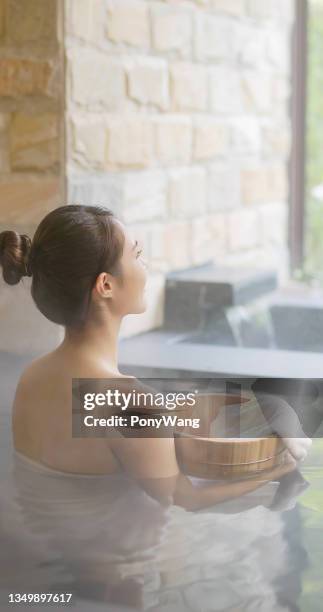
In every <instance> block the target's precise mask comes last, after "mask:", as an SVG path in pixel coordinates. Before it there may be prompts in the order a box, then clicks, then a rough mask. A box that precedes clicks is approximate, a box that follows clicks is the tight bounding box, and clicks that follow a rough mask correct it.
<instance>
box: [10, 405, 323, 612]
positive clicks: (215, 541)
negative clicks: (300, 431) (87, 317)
mask: <svg viewBox="0 0 323 612" xmlns="http://www.w3.org/2000/svg"><path fill="white" fill-rule="evenodd" d="M0 416H1V430H0V449H1V457H0V602H1V605H2V607H1V610H8V609H10V607H9V605H8V594H9V593H13V592H20V593H21V592H29V593H35V592H43V593H51V592H59V593H63V592H68V593H72V594H73V597H72V602H74V603H73V606H72V608H71V609H75V610H80V611H81V610H87V611H88V610H94V611H95V610H101V609H102V610H103V609H104V610H113V612H117V611H118V610H129V609H142V610H155V611H156V612H157V611H158V612H163V611H164V612H175V611H176V612H181V611H184V610H185V611H186V610H189V611H190V610H192V611H194V612H196V611H197V610H203V611H205V612H208V611H210V612H211V611H212V612H214V611H216V610H233V609H235V610H239V611H240V610H241V611H242V610H245V611H246V612H252V611H257V612H258V611H263V612H267V611H268V612H279V611H285V610H301V611H303V610H304V612H305V611H306V612H312V611H313V612H314V611H317V610H319V609H321V607H320V606H321V602H322V596H323V579H322V566H323V539H322V531H323V469H322V459H323V441H322V440H321V439H320V438H315V439H314V440H313V446H312V448H311V451H310V455H309V456H308V458H307V460H306V461H305V462H304V463H303V464H300V469H301V472H302V475H303V477H304V479H305V482H304V479H303V478H302V477H301V476H300V474H299V472H293V473H292V474H289V475H286V476H285V477H283V478H282V479H281V484H280V485H279V482H274V483H267V484H264V485H263V486H262V487H261V488H259V489H258V490H256V491H254V492H252V493H249V494H247V495H244V496H243V497H241V498H239V499H234V500H230V501H227V502H224V503H222V504H218V505H217V506H215V507H213V508H210V509H208V510H204V511H201V512H195V513H189V512H186V511H185V510H183V509H182V508H179V507H171V508H168V509H165V508H163V507H161V506H160V505H159V504H158V503H157V502H156V501H154V500H153V499H151V498H150V497H149V496H148V495H147V494H146V493H144V492H143V491H142V490H141V489H140V488H139V487H138V486H137V485H136V483H134V482H133V481H132V480H131V479H129V478H128V477H126V476H125V475H119V476H104V477H88V478H83V477H73V476H66V475H61V474H59V473H58V474H57V473H53V472H51V471H50V470H49V471H48V470H46V469H40V468H39V466H38V465H37V464H34V463H33V462H30V461H28V460H27V461H26V460H24V459H23V458H22V457H21V456H19V455H15V454H14V453H13V450H12V445H11V436H10V416H9V410H8V409H7V410H6V411H3V412H2V414H1V415H0ZM194 483H195V485H196V486H200V485H201V484H203V482H202V481H201V480H197V479H195V480H194ZM126 606H130V608H129V607H126ZM13 607H15V606H13ZM18 609H20V610H22V609H26V610H27V609H33V607H32V606H30V607H28V606H26V607H25V608H24V607H23V606H21V605H20V606H18ZM35 609H38V610H39V609H41V607H37V608H36V607H35ZM52 609H66V606H65V607H64V606H58V605H57V606H52Z"/></svg>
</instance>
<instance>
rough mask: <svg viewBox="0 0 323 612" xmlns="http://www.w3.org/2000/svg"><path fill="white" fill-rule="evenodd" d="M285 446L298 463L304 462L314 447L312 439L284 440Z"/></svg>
mask: <svg viewBox="0 0 323 612" xmlns="http://www.w3.org/2000/svg"><path fill="white" fill-rule="evenodd" d="M282 440H283V442H284V444H285V446H286V447H287V448H288V450H289V452H290V453H291V454H292V456H293V457H294V458H295V459H296V460H297V461H304V459H305V457H306V456H307V453H308V451H309V449H310V447H311V446H312V440H311V439H310V438H282Z"/></svg>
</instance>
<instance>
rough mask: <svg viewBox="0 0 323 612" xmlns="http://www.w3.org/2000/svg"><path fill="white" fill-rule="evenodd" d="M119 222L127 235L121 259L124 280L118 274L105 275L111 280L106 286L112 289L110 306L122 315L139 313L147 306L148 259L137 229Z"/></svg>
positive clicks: (125, 235)
mask: <svg viewBox="0 0 323 612" xmlns="http://www.w3.org/2000/svg"><path fill="white" fill-rule="evenodd" d="M118 223H119V225H120V229H121V230H122V232H123V234H124V237H125V242H124V247H123V253H122V257H121V259H120V266H121V272H122V282H120V279H119V278H118V277H117V276H112V275H110V274H106V275H105V276H106V277H107V278H106V280H107V281H109V284H108V285H106V286H107V287H110V289H111V297H112V300H109V302H110V308H111V310H112V311H113V312H114V313H115V314H118V315H120V316H125V315H127V314H139V313H141V312H144V311H145V310H146V308H147V303H146V293H145V285H146V282H147V278H148V273H147V261H146V260H145V258H144V253H143V246H142V244H141V243H140V241H139V240H138V239H136V236H135V231H134V232H132V231H130V230H128V229H127V228H126V227H125V226H124V225H123V224H122V223H121V222H120V221H118ZM103 274H104V273H103ZM100 276H101V275H100Z"/></svg>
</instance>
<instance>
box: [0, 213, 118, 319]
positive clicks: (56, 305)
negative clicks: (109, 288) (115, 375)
mask: <svg viewBox="0 0 323 612" xmlns="http://www.w3.org/2000/svg"><path fill="white" fill-rule="evenodd" d="M116 221H117V220H116V217H115V216H114V213H113V212H112V211H111V210H109V209H107V208H104V207H102V206H82V205H78V204H70V205H67V206H60V207H59V208H55V209H54V210H52V211H51V212H50V213H49V214H48V215H46V217H44V219H43V220H42V221H41V222H40V224H39V225H38V227H37V229H36V232H35V235H34V237H33V240H31V239H30V238H29V236H28V235H27V234H18V232H16V231H13V230H6V231H3V232H1V233H0V264H1V266H2V274H3V279H4V280H5V282H6V283H8V284H9V285H16V284H17V283H19V281H20V279H21V278H22V277H23V276H32V284H31V294H32V297H33V300H34V302H35V304H36V305H37V307H38V308H39V310H40V311H41V312H42V313H43V314H44V315H45V317H47V318H48V319H49V320H50V321H53V322H54V323H58V324H60V325H64V326H77V325H79V324H81V323H83V322H84V321H85V320H86V316H87V312H88V307H89V304H90V298H91V289H92V288H93V286H94V284H95V281H96V279H97V277H98V275H99V274H100V272H103V271H105V272H109V273H110V274H114V275H116V276H120V277H121V266H120V258H121V256H122V252H123V248H124V240H125V237H124V233H123V232H122V228H121V226H120V225H119V224H118V223H117V222H116ZM121 281H122V277H121Z"/></svg>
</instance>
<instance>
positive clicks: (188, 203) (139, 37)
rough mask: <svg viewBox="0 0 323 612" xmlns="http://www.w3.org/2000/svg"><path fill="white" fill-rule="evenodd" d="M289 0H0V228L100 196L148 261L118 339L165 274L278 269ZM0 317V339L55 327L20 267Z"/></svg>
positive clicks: (28, 337) (154, 312) (51, 335)
mask: <svg viewBox="0 0 323 612" xmlns="http://www.w3.org/2000/svg"><path fill="white" fill-rule="evenodd" d="M293 8H294V0H283V2H281V0H270V2H268V0H195V1H193V0H165V1H162V0H51V1H50V2H44V0H28V2H26V1H25V0H0V159H1V174H0V190H1V207H0V228H1V229H7V228H8V227H10V228H13V229H17V230H18V231H30V233H33V231H34V229H35V227H36V225H37V224H38V222H39V220H40V219H41V218H42V217H43V216H44V214H45V213H46V212H47V211H48V210H51V209H52V208H55V207H56V206H58V205H60V204H61V203H63V202H64V203H65V202H68V203H82V204H104V205H106V206H109V207H110V208H112V209H113V210H114V211H115V212H116V214H117V215H118V216H119V217H120V218H121V219H122V220H123V221H124V222H125V223H126V224H127V225H128V226H129V227H130V228H131V229H132V231H133V233H134V235H135V236H136V237H138V238H139V239H140V240H141V241H142V242H143V245H144V250H145V255H146V257H147V259H148V261H149V262H150V280H149V283H150V288H149V291H148V295H149V299H150V301H149V307H148V309H147V312H146V313H145V314H143V315H141V316H140V317H138V316H137V315H131V316H129V317H126V319H125V320H124V322H123V325H122V328H121V334H122V335H129V334H133V333H137V332H139V331H143V330H145V329H150V328H152V327H156V326H158V325H160V324H161V323H162V316H163V299H164V280H165V273H166V272H167V271H169V270H175V269H179V268H185V267H188V266H195V265H198V264H202V263H204V262H207V261H210V260H214V261H215V262H217V263H220V264H222V263H227V264H230V265H231V264H232V265H235V264H239V265H251V266H256V265H257V266H260V267H264V266H266V267H268V266H270V267H272V266H274V267H275V268H276V269H278V270H279V273H280V275H281V278H284V277H285V276H286V274H287V270H288V248H287V216H288V198H289V184H288V158H289V149H290V118H289V97H290V35H291V28H292V24H293ZM20 314H21V328H19V325H18V323H17V317H19V315H20ZM27 319H28V326H29V333H28V332H27V330H26V320H27ZM0 320H1V322H3V323H1V329H0V339H1V340H0V350H1V349H7V350H10V348H13V349H14V350H18V348H20V349H21V350H22V351H23V350H25V348H26V346H25V344H27V343H29V342H30V348H32V349H34V350H36V351H37V350H38V349H39V348H40V347H43V346H44V347H45V348H48V344H50V343H51V342H56V340H57V336H58V334H61V333H62V330H60V329H59V331H58V330H57V326H51V324H49V323H47V322H46V320H45V319H44V318H43V317H42V315H40V314H39V313H38V312H37V310H36V308H35V307H34V305H33V303H32V302H31V298H30V296H29V279H27V278H26V279H24V281H23V283H22V284H21V285H19V286H17V287H7V286H4V285H3V283H1V291H0ZM17 325H18V328H17ZM13 327H14V328H15V329H16V332H17V333H16V335H15V338H14V337H13V334H12V328H13ZM36 330H37V332H38V333H37V332H36ZM22 342H24V344H23V345H21V343H22Z"/></svg>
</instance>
